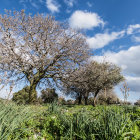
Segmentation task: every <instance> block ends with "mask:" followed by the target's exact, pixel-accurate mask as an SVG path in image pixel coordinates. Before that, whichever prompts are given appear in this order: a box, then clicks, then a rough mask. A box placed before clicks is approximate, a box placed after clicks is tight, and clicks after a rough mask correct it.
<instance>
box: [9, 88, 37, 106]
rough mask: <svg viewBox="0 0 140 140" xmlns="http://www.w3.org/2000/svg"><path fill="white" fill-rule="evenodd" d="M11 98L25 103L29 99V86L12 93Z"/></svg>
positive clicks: (19, 102) (18, 102)
mask: <svg viewBox="0 0 140 140" xmlns="http://www.w3.org/2000/svg"><path fill="white" fill-rule="evenodd" d="M35 92H36V91H35ZM34 95H36V94H34ZM12 100H13V101H14V102H16V103H17V104H27V103H28V101H29V87H28V86H27V87H24V88H23V89H22V90H20V91H18V92H16V93H14V94H13V97H12Z"/></svg>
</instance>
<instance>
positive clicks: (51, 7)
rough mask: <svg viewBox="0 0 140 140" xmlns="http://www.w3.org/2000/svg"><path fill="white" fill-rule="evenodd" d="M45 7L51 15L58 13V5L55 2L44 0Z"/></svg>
mask: <svg viewBox="0 0 140 140" xmlns="http://www.w3.org/2000/svg"><path fill="white" fill-rule="evenodd" d="M46 6H47V8H48V9H49V10H50V11H51V12H52V13H54V12H59V7H60V5H58V4H57V3H56V1H55V0H46Z"/></svg>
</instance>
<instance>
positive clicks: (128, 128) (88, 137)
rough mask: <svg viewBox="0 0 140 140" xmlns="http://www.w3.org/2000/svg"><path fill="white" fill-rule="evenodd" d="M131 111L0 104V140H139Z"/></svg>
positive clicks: (107, 108) (100, 107)
mask: <svg viewBox="0 0 140 140" xmlns="http://www.w3.org/2000/svg"><path fill="white" fill-rule="evenodd" d="M42 108H43V109H42ZM34 110H35V111H34ZM41 110H42V111H41ZM132 110H133V108H132V109H131V108H130V109H128V110H126V108H123V107H117V106H111V107H107V106H99V107H96V108H93V107H91V106H89V107H82V106H80V107H77V106H76V107H70V108H68V107H66V106H61V105H58V104H57V103H53V104H49V105H47V107H45V106H44V107H39V106H17V105H15V104H13V103H10V104H5V103H4V102H0V140H12V139H14V140H15V139H17V140H19V139H31V140H34V139H43V138H44V139H47V140H124V139H130V140H131V139H133V140H138V139H140V135H139V134H140V131H139V129H137V128H138V127H137V126H136V123H135V121H133V120H132V119H131V117H132V115H133V112H132ZM134 111H135V110H134ZM135 112H136V111H135ZM130 113H131V115H130ZM138 117H139V116H137V118H138ZM29 132H31V133H29ZM34 136H35V137H36V138H35V137H34Z"/></svg>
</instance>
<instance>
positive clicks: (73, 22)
mask: <svg viewBox="0 0 140 140" xmlns="http://www.w3.org/2000/svg"><path fill="white" fill-rule="evenodd" d="M69 24H70V26H71V27H72V28H76V29H93V28H94V27H97V26H100V25H102V26H104V24H105V23H104V21H103V20H102V19H101V18H100V16H98V14H96V13H90V12H84V11H79V10H78V11H75V12H74V13H73V14H72V16H71V17H70V19H69Z"/></svg>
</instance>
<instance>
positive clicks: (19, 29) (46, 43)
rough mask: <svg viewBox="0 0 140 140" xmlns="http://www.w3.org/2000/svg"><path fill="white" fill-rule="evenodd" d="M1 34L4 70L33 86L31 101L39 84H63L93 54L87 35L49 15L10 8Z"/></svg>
mask: <svg viewBox="0 0 140 140" xmlns="http://www.w3.org/2000/svg"><path fill="white" fill-rule="evenodd" d="M0 36H1V37H0V56H1V59H0V72H1V73H3V72H7V76H6V78H9V79H12V80H14V81H15V82H16V84H18V83H19V84H20V83H21V81H25V82H27V84H29V85H30V86H29V101H28V102H29V103H33V102H34V101H35V100H36V97H37V96H36V92H35V90H36V88H37V87H39V86H40V85H42V84H46V86H48V85H51V86H54V85H56V84H58V83H60V81H61V78H62V77H64V76H66V75H68V74H70V73H72V72H73V71H75V69H77V68H78V67H79V66H80V65H81V64H83V63H84V62H85V61H86V60H87V58H88V57H89V55H88V54H89V53H88V52H89V51H88V50H89V49H88V45H87V43H86V38H85V37H84V35H83V34H81V33H80V32H77V31H75V30H73V29H70V28H69V27H68V26H67V25H65V24H62V23H60V22H58V21H56V20H55V19H54V17H52V16H49V15H47V16H44V15H40V14H37V15H34V16H31V15H26V14H25V12H24V10H22V11H21V12H17V11H14V12H10V11H8V12H7V13H6V14H5V15H0ZM3 82H4V81H3Z"/></svg>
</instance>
